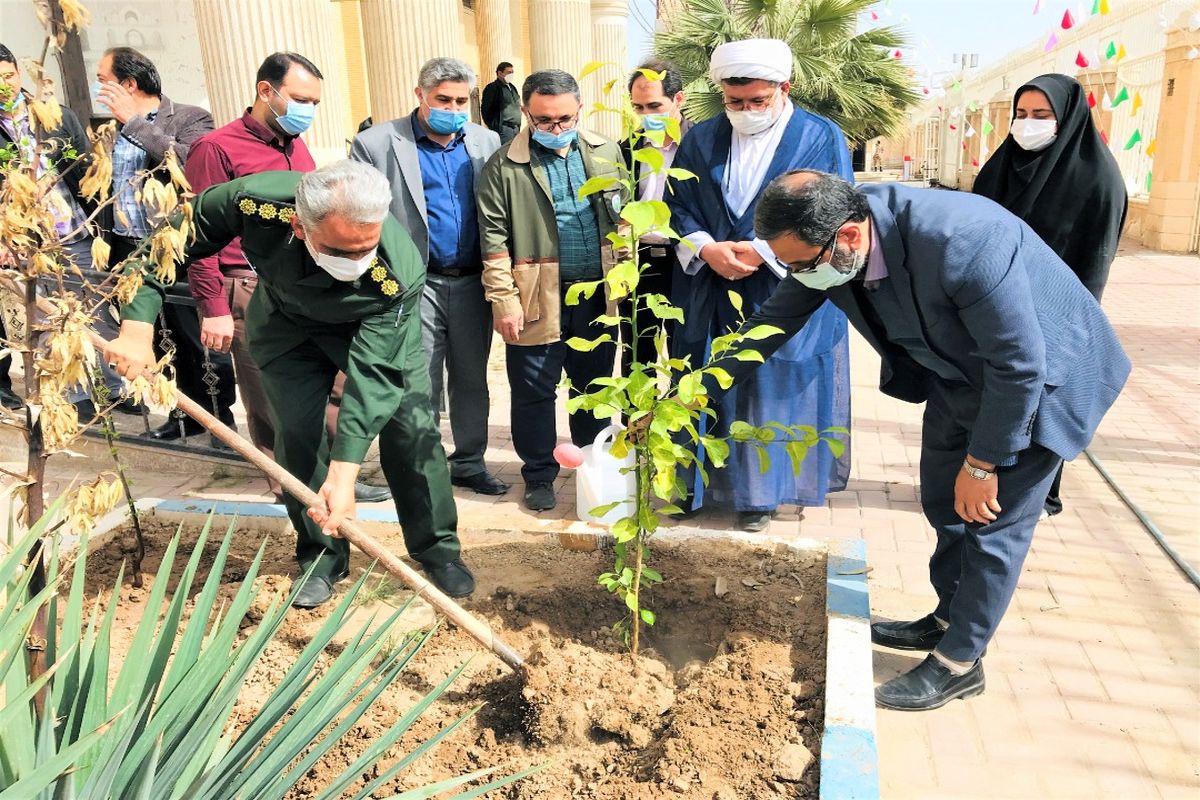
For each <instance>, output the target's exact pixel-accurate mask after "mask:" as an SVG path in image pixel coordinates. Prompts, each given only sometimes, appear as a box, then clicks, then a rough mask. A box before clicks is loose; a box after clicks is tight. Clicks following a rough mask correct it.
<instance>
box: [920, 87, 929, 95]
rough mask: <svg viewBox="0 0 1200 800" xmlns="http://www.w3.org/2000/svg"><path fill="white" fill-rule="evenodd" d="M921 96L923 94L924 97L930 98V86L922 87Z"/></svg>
mask: <svg viewBox="0 0 1200 800" xmlns="http://www.w3.org/2000/svg"><path fill="white" fill-rule="evenodd" d="M921 94H923V95H925V96H926V97H928V96H929V87H928V86H922V87H921Z"/></svg>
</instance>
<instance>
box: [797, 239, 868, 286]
mask: <svg viewBox="0 0 1200 800" xmlns="http://www.w3.org/2000/svg"><path fill="white" fill-rule="evenodd" d="M866 263H867V256H866V254H865V253H863V251H861V250H851V249H850V248H848V247H842V246H840V245H839V246H837V247H835V248H834V251H833V256H832V257H831V258H830V259H829V260H828V261H823V262H821V263H820V264H818V265H817V267H816V269H812V270H809V271H808V272H793V273H791V275H792V277H793V278H795V279H796V280H798V281H800V283H802V284H804V285H805V286H807V287H808V288H810V289H816V290H817V291H819V292H824V291H827V290H829V289H832V288H834V287H835V286H841V285H842V284H844V283H848V282H849V281H850V280H851V279H853V278H854V276H855V275H857V274H858V273H859V270H861V269H862V268H863V266H865V265H866Z"/></svg>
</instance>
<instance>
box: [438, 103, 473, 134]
mask: <svg viewBox="0 0 1200 800" xmlns="http://www.w3.org/2000/svg"><path fill="white" fill-rule="evenodd" d="M466 124H467V112H465V111H448V110H446V109H444V108H431V109H429V130H431V131H433V132H434V133H440V134H442V135H443V136H445V135H448V134H451V133H458V132H459V131H461V130H462V129H463V127H464V126H465V125H466Z"/></svg>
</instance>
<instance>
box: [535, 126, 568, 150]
mask: <svg viewBox="0 0 1200 800" xmlns="http://www.w3.org/2000/svg"><path fill="white" fill-rule="evenodd" d="M578 135H579V131H577V130H575V129H574V128H571V129H570V130H568V131H559V132H558V133H550V132H549V131H539V130H538V129H537V128H534V129H533V140H534V141H535V142H537V143H538V144H540V145H541V146H542V147H545V148H546V149H548V150H562V149H563V148H564V147H570V146H571V144H572V143H573V142H574V141H575V137H577V136H578Z"/></svg>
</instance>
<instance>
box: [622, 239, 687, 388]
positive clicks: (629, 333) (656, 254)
mask: <svg viewBox="0 0 1200 800" xmlns="http://www.w3.org/2000/svg"><path fill="white" fill-rule="evenodd" d="M638 264H645V265H646V269H645V271H644V272H642V275H641V278H640V279H639V280H638V289H637V291H638V296H639V297H645V296H646V295H648V294H661V295H663V296H664V297H666V298H667V300H670V299H671V276H672V275H673V273H674V271H675V248H674V247H673V246H672V245H669V244H663V245H657V244H656V245H642V246H641V247H639V248H638ZM638 305H639V306H640V308H639V309H638V312H637V317H636V318H635V320H634V326H633V327H630V325H629V324H628V323H626V322H622V323H621V342H622V343H623V344H632V345H633V349H632V350H631V349H629V348H626V347H622V348H621V374H622V375H626V376H627V375H629V368H630V366H631V365H632V364H633V357H634V354H635V353H636V355H637V360H638V363H640V364H649V363H653V362H654V361H656V360H658V352H657V351H656V350H655V349H654V337H655V336H656V335H657V334H658V331H659V327H660V324H661V326H662V327H663V328H664V330H665V331H666V336H667V347H666V351H667V352H668V353H670V352H671V333H672V331H673V329H674V327H675V323H674V322H672V321H671V320H663V321H660V320H659V319H658V318H656V317H655V316H654V315H653V314H652V313H650V311H649V310H648V309H647V308H646V305H645V302H644V301H642V302H639V303H638ZM618 307H619V309H620V311H619V313H620V316H621V318H622V320H624V319H627V318H628V317H629V314H630V311H631V310H632V308H633V301H632V299H630V298H628V297H627V298H625V299H624V300H622V301H621V302H620V303H619V304H618ZM634 329H636V330H637V332H638V335H637V337H636V338H635V337H634Z"/></svg>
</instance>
